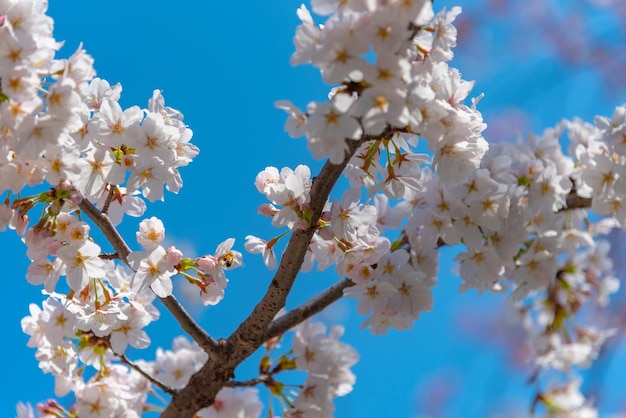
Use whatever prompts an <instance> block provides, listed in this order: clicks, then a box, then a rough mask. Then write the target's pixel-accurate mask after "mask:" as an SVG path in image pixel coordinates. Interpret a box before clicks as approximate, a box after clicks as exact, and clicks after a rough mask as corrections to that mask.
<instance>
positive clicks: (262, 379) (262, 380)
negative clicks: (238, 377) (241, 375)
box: [224, 374, 271, 388]
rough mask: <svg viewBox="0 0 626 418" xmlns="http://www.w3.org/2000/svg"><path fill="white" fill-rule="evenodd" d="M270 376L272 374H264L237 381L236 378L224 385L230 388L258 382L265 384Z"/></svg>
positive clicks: (249, 385) (254, 384) (247, 385)
mask: <svg viewBox="0 0 626 418" xmlns="http://www.w3.org/2000/svg"><path fill="white" fill-rule="evenodd" d="M269 377H271V376H269V375H267V374H264V375H261V376H260V377H257V378H255V379H250V380H244V381H243V382H236V381H234V380H231V381H230V382H226V383H225V384H224V386H226V387H229V388H240V387H252V386H256V385H258V384H265V382H266V381H267V379H268V378H269Z"/></svg>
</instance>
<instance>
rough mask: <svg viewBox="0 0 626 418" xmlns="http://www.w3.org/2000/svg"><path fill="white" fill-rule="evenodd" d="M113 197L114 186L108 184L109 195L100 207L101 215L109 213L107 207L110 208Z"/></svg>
mask: <svg viewBox="0 0 626 418" xmlns="http://www.w3.org/2000/svg"><path fill="white" fill-rule="evenodd" d="M113 196H115V186H113V185H111V184H109V193H108V194H107V197H106V199H105V200H104V205H102V213H106V214H108V213H109V206H111V201H112V200H113Z"/></svg>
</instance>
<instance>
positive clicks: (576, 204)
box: [558, 193, 593, 212]
mask: <svg viewBox="0 0 626 418" xmlns="http://www.w3.org/2000/svg"><path fill="white" fill-rule="evenodd" d="M592 202H593V199H592V198H590V197H580V196H578V195H577V194H576V193H570V194H568V195H567V198H565V204H566V206H565V207H564V208H561V209H559V210H558V211H559V212H562V211H565V210H572V209H585V208H590V207H591V204H592Z"/></svg>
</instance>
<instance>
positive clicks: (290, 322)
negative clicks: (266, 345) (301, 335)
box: [263, 279, 354, 341]
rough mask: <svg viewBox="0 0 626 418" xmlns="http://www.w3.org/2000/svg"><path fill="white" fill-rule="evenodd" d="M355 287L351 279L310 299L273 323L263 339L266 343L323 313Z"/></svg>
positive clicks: (336, 284)
mask: <svg viewBox="0 0 626 418" xmlns="http://www.w3.org/2000/svg"><path fill="white" fill-rule="evenodd" d="M351 286H354V283H353V282H352V281H351V280H350V279H343V280H342V281H340V282H339V283H335V284H334V285H332V286H331V287H329V288H328V289H326V290H324V291H323V292H322V293H320V294H318V295H316V296H315V297H313V298H311V299H309V300H308V301H307V302H305V303H303V304H302V305H300V306H298V307H297V308H295V309H293V310H291V311H289V312H288V313H286V314H285V315H283V316H281V317H280V318H278V319H275V320H274V321H272V323H271V324H270V325H269V327H268V328H267V332H266V333H265V336H264V337H263V340H264V341H267V340H269V339H271V338H274V337H277V336H279V335H281V334H284V333H285V332H286V331H288V330H290V329H291V328H293V327H295V326H296V325H298V324H299V323H301V322H303V321H305V320H307V319H309V318H310V317H312V316H313V315H315V314H316V313H318V312H321V311H323V310H324V308H326V307H327V306H329V305H330V304H331V303H333V302H335V301H337V300H339V299H340V298H341V297H342V296H343V291H344V289H347V288H348V287H351Z"/></svg>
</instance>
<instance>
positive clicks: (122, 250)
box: [77, 197, 219, 412]
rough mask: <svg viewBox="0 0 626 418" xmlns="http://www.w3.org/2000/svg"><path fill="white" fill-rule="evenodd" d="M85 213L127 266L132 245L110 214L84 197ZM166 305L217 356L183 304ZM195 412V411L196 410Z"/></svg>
mask: <svg viewBox="0 0 626 418" xmlns="http://www.w3.org/2000/svg"><path fill="white" fill-rule="evenodd" d="M77 206H78V207H79V208H80V210H81V211H83V213H85V214H86V215H87V217H89V219H91V221H92V222H93V223H95V224H96V225H97V226H98V228H100V230H101V231H102V233H103V234H104V236H105V237H106V239H107V240H108V241H109V242H110V243H111V245H112V246H113V249H114V250H115V252H116V254H117V255H118V257H119V258H120V260H122V261H123V262H124V263H125V264H126V265H127V266H129V267H130V264H129V263H128V255H129V254H130V252H131V251H130V247H129V246H128V244H126V241H124V238H122V236H121V235H120V233H119V232H118V231H117V228H115V225H113V223H112V222H111V219H109V216H108V215H107V214H105V213H102V212H100V211H99V210H98V209H97V208H96V207H95V206H94V205H93V204H91V202H89V201H88V200H87V199H86V198H84V197H83V199H82V201H81V202H80V203H79V204H78V205H77ZM160 299H161V301H162V302H163V304H164V305H165V307H166V308H167V309H168V310H169V311H170V312H171V313H172V315H174V317H175V318H176V320H178V323H179V324H180V326H181V327H182V328H183V330H185V331H186V332H187V333H188V334H189V335H190V336H191V338H193V339H194V341H195V342H196V343H198V345H199V346H200V347H201V348H202V349H203V350H204V351H205V352H206V353H207V354H208V355H209V357H215V355H216V353H217V351H218V349H219V344H218V342H217V341H215V340H214V339H213V338H211V337H210V336H209V335H208V334H207V333H206V332H205V331H204V330H203V329H202V328H201V327H200V326H199V325H198V324H197V323H196V321H194V320H193V318H192V317H191V316H189V314H188V313H187V311H185V310H184V309H183V307H182V306H181V304H180V303H179V302H178V301H177V300H176V298H175V297H174V296H173V295H171V296H168V297H166V298H160ZM194 412H195V411H194Z"/></svg>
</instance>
